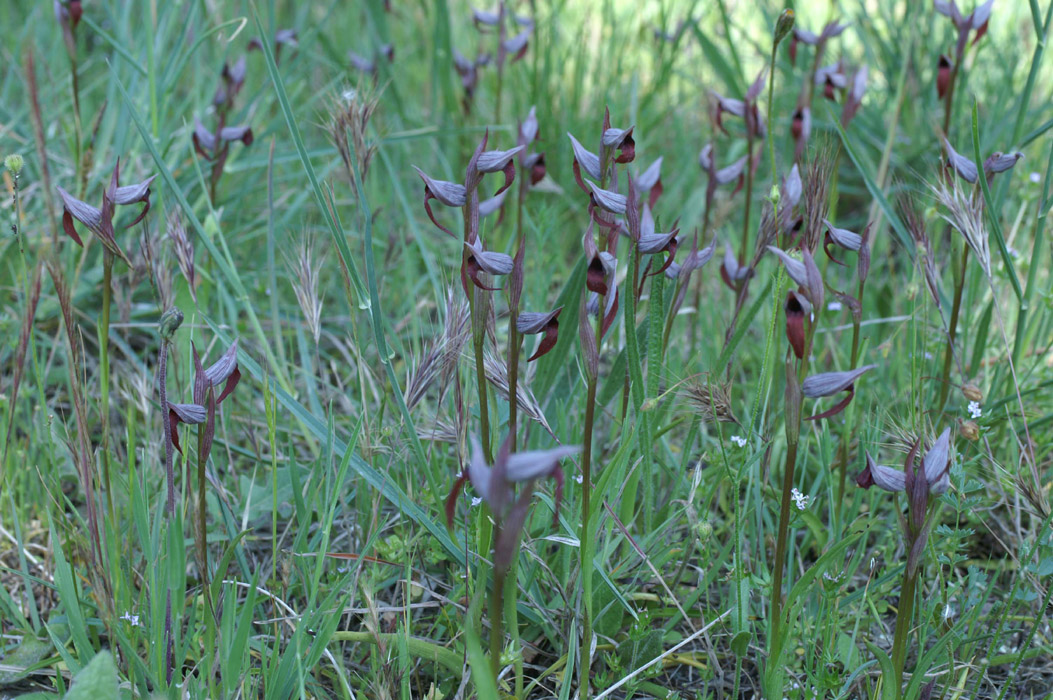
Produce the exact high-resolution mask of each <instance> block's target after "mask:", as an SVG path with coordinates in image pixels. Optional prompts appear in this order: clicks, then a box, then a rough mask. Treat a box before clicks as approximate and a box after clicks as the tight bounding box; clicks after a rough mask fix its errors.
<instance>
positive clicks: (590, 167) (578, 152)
mask: <svg viewBox="0 0 1053 700" xmlns="http://www.w3.org/2000/svg"><path fill="white" fill-rule="evenodd" d="M567 136H568V137H570V145H571V147H572V148H573V149H574V162H575V164H577V165H579V166H581V168H582V169H584V170H585V173H586V174H587V175H588V176H589V177H591V178H592V179H593V180H599V179H600V157H599V156H598V155H596V154H595V153H593V152H592V151H589V150H588V149H587V148H585V147H584V146H582V145H581V142H580V141H578V140H577V139H576V138H574V134H572V133H570V132H569V131H568V132H567Z"/></svg>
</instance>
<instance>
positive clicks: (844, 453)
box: [834, 280, 866, 512]
mask: <svg viewBox="0 0 1053 700" xmlns="http://www.w3.org/2000/svg"><path fill="white" fill-rule="evenodd" d="M865 284H866V283H865V282H864V281H863V280H859V291H858V292H856V299H858V300H859V303H860V304H862V303H863V286H864V285H865ZM859 322H860V319H859V318H858V316H857V315H856V314H855V313H853V314H852V355H851V357H850V359H849V363H848V370H849V371H852V370H854V369H855V368H856V367H858V366H859V331H860V328H859ZM850 430H851V426H850V425H849V423H848V422H847V421H846V422H845V426H844V430H843V431H842V434H841V445H840V448H839V451H840V458H839V459H838V462H840V463H841V476H840V487H839V488H838V491H837V495H838V498H837V501H835V503H834V508H835V509H836V510H837V512H840V511H841V505H842V503H843V502H844V500H845V482H846V480H847V476H848V442H849V431H850Z"/></svg>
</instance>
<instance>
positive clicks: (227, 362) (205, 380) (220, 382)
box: [168, 340, 241, 453]
mask: <svg viewBox="0 0 1053 700" xmlns="http://www.w3.org/2000/svg"><path fill="white" fill-rule="evenodd" d="M194 366H195V372H194V392H193V397H194V401H193V403H179V404H177V403H171V402H169V403H168V420H169V423H170V424H171V426H172V430H171V433H172V445H174V446H175V448H176V449H177V450H179V452H180V453H182V451H183V449H182V447H180V445H179V431H178V430H177V428H178V426H179V424H180V423H190V424H195V425H196V424H201V423H205V422H206V418H207V416H208V413H209V411H210V410H211V411H214V409H215V407H216V406H219V404H221V403H222V402H223V399H225V398H227V397H228V396H230V394H231V393H232V392H233V391H234V388H235V387H236V386H237V385H238V382H240V381H241V371H240V370H239V369H238V341H237V340H235V341H234V342H233V343H231V345H230V347H229V348H227V351H226V352H224V353H223V355H222V356H220V358H219V359H218V360H216V362H215V363H214V364H212V365H210V366H209V367H207V368H203V367H202V366H201V359H200V357H198V354H197V348H194ZM219 386H222V387H223V389H222V390H221V391H220V392H219V395H218V396H216V395H215V394H214V390H215V389H216V387H219ZM210 395H211V397H210ZM210 398H211V401H210ZM210 403H211V406H209V405H208V404H210ZM213 430H214V427H209V428H208V431H209V433H211V432H212V431H213ZM211 441H212V438H211V435H209V436H208V442H209V443H211Z"/></svg>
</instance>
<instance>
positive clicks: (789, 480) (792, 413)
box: [769, 309, 819, 663]
mask: <svg viewBox="0 0 1053 700" xmlns="http://www.w3.org/2000/svg"><path fill="white" fill-rule="evenodd" d="M818 311H819V310H818V309H816V320H815V321H813V322H812V324H811V326H810V327H809V329H808V331H807V336H806V338H805V344H804V353H803V354H804V357H803V358H802V359H801V360H800V362H799V367H798V368H797V370H796V371H797V382H798V386H799V385H800V383H801V382H802V381H803V380H804V377H806V376H807V375H808V357H809V356H810V355H811V353H812V341H813V340H814V338H815V328H816V324H817V322H818ZM786 371H787V375H789V372H792V371H794V368H793V367H792V365H791V364H789V363H788V364H787V368H786ZM787 381H790V377H789V376H787ZM792 400H794V401H796V402H797V405H796V406H792V405H789V402H790V401H791V397H789V396H787V406H786V417H787V418H786V421H787V422H786V464H785V467H784V469H783V474H782V501H781V502H780V504H779V532H778V535H777V537H776V540H775V561H774V562H773V565H774V567H775V571H774V572H773V573H772V589H771V622H770V626H769V631H770V633H771V639H772V640H774V641H775V642H776V643H778V640H779V639H780V637H779V634H780V629H779V627H780V625H781V624H782V621H783V620H782V582H783V570H784V568H785V567H786V540H787V534H788V532H789V529H790V500H791V492H792V490H793V475H794V471H795V469H796V466H797V446H798V443H799V442H800V434H801V406H802V404H803V402H804V399H803V395H802V394H801V393H800V389H798V391H797V395H796V397H793V398H792ZM793 421H796V424H794V423H793ZM770 647H771V644H770V643H769V648H770ZM769 663H778V659H769Z"/></svg>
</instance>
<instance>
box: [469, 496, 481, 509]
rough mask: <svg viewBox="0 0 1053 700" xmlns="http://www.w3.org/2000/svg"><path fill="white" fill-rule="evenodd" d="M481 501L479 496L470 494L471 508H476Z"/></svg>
mask: <svg viewBox="0 0 1053 700" xmlns="http://www.w3.org/2000/svg"><path fill="white" fill-rule="evenodd" d="M482 502H483V499H481V498H479V497H478V496H472V506H471V507H472V508H477V507H478V506H479V504H480V503H482Z"/></svg>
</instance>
